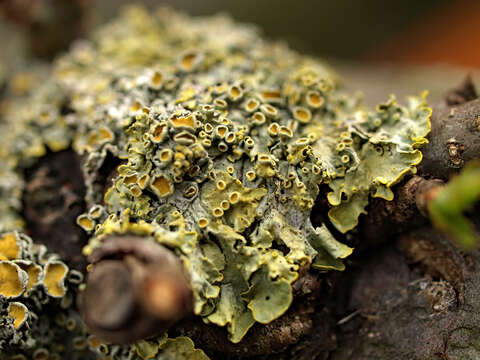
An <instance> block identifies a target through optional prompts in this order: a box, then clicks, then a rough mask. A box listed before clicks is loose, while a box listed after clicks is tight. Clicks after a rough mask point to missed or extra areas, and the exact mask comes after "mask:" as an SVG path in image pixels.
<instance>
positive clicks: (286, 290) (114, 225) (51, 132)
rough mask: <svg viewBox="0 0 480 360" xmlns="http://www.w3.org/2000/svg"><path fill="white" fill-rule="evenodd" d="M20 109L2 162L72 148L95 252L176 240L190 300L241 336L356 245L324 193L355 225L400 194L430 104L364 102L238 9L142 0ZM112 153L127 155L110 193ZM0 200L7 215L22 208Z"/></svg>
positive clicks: (338, 265)
mask: <svg viewBox="0 0 480 360" xmlns="http://www.w3.org/2000/svg"><path fill="white" fill-rule="evenodd" d="M66 107H67V108H68V111H65V108H66ZM24 109H25V110H20V111H12V112H11V115H10V117H8V116H7V120H8V119H10V120H9V121H10V123H13V122H16V123H17V124H21V125H15V128H17V130H15V131H14V132H13V133H12V134H11V135H10V137H9V140H8V141H7V144H8V147H9V148H8V151H6V155H8V159H14V161H12V160H9V162H8V164H7V163H6V162H4V163H2V164H1V165H2V169H3V168H5V169H6V170H5V172H6V173H8V174H10V176H11V177H12V179H13V176H14V175H12V174H15V171H14V170H12V169H17V168H18V167H22V166H27V165H28V164H29V163H30V162H31V161H32V159H34V158H36V157H39V156H42V155H43V154H44V153H45V152H46V151H47V150H51V151H58V150H62V149H65V148H67V147H70V146H71V147H73V149H74V150H75V151H76V152H78V153H79V154H80V155H82V156H83V158H84V159H85V162H84V173H85V178H86V186H87V197H86V201H87V203H88V205H89V209H90V210H89V211H88V212H87V213H85V214H83V215H81V216H80V217H79V218H78V219H77V223H78V224H79V226H81V227H83V228H84V229H85V230H86V231H88V232H90V233H91V234H92V239H91V241H90V244H89V245H88V246H87V247H86V248H85V254H86V255H88V254H89V253H90V252H91V251H92V250H93V249H94V248H95V247H97V246H101V242H102V238H103V237H104V236H106V235H108V234H112V233H117V234H123V233H136V234H141V235H143V236H145V237H146V238H150V239H151V240H154V241H157V242H159V243H161V244H164V245H166V246H168V247H170V248H172V249H174V250H175V251H176V252H177V254H178V255H179V256H180V257H181V258H182V260H183V263H184V265H185V268H186V270H187V271H188V273H189V274H190V279H191V286H192V290H193V294H194V300H195V301H194V312H195V313H196V314H197V315H199V316H201V317H202V318H203V320H204V321H205V322H206V323H212V324H216V325H219V326H226V327H227V329H228V332H229V338H230V340H231V341H233V342H239V341H240V340H241V339H242V338H243V336H244V335H245V334H246V332H247V331H248V329H249V328H250V327H251V326H252V325H253V324H254V323H255V322H260V323H268V322H271V321H272V320H274V319H276V318H278V317H279V316H281V315H282V314H283V313H284V312H285V311H286V310H287V309H288V308H289V306H290V304H291V302H292V298H293V295H292V287H291V285H292V283H293V282H294V281H295V280H296V279H297V278H298V276H299V274H298V272H299V269H300V268H302V267H306V266H309V265H310V264H311V266H312V267H314V268H317V269H321V270H329V269H334V270H343V268H344V265H343V263H342V259H343V258H345V257H347V256H348V255H350V253H351V252H352V249H351V248H350V247H348V246H347V245H345V244H342V243H340V242H339V241H337V240H336V239H335V238H334V237H333V236H332V234H331V233H330V231H329V230H328V228H327V226H326V225H325V224H322V225H320V226H318V227H314V226H313V225H312V223H311V221H310V215H311V211H312V207H313V205H314V203H315V201H316V199H317V197H318V196H326V197H327V199H328V202H329V204H330V205H331V210H330V212H329V218H330V220H331V222H332V223H333V224H334V225H335V226H336V227H337V229H338V230H340V231H341V232H346V231H349V230H351V229H353V228H354V227H355V226H356V225H357V223H358V217H359V215H360V214H362V213H364V212H365V207H366V205H367V204H368V199H369V197H370V196H373V197H381V198H384V199H387V200H392V198H393V193H392V191H391V190H390V187H391V186H392V185H394V184H395V183H396V182H398V181H399V180H400V179H401V178H402V177H403V176H404V175H405V174H407V173H414V172H415V165H417V164H418V163H419V162H420V161H421V158H422V155H421V152H420V151H419V150H418V148H419V147H420V146H421V145H422V144H424V143H426V141H427V140H426V139H425V136H426V135H427V134H428V132H429V130H430V124H429V118H430V114H431V110H430V108H428V106H427V105H426V103H425V98H424V96H422V97H418V98H417V97H412V98H410V99H409V100H408V103H407V106H400V105H398V104H397V103H396V101H395V100H394V99H393V98H391V99H390V100H389V101H388V102H387V103H385V104H382V105H379V106H378V107H377V109H376V111H373V112H370V111H367V110H366V109H365V108H364V107H363V105H362V104H361V102H360V101H359V99H357V98H356V97H355V96H352V95H351V94H349V93H347V92H345V91H344V90H342V89H341V87H340V86H339V84H338V81H337V77H336V75H335V74H333V73H332V72H331V70H330V69H329V68H328V67H326V66H325V65H324V64H322V63H321V62H319V61H318V60H316V59H312V58H307V57H305V56H301V55H299V54H297V53H295V52H293V51H291V50H289V49H288V48H287V47H285V46H284V45H282V44H277V43H270V42H266V41H263V40H262V39H261V37H259V36H258V34H257V32H256V30H255V29H253V28H250V27H247V26H239V25H235V24H233V23H232V22H231V21H230V20H229V19H228V18H225V17H212V18H200V19H192V18H189V17H186V16H184V15H181V14H178V13H175V12H172V11H170V10H167V9H161V10H159V11H158V12H156V13H153V14H149V13H147V12H146V11H145V10H142V9H139V8H129V9H127V10H126V11H125V12H124V13H123V15H122V16H121V17H120V18H119V19H117V20H115V21H113V22H112V23H110V24H108V25H106V26H104V27H103V28H101V29H100V30H99V31H97V32H96V33H95V34H94V35H93V37H92V39H91V40H90V41H86V42H82V43H79V44H78V45H76V46H75V47H74V48H73V49H72V50H71V52H70V53H69V54H67V55H66V56H64V57H63V58H61V59H59V60H58V61H57V63H56V65H55V67H54V71H53V74H52V76H51V77H50V78H49V80H48V81H46V82H45V83H44V84H43V85H42V86H41V87H40V88H39V89H37V90H36V92H35V95H34V96H32V97H31V98H30V99H28V102H27V105H26V106H25V107H24ZM109 156H110V157H111V156H113V157H114V158H116V159H117V160H118V161H119V162H120V163H121V164H120V165H119V166H118V167H117V169H116V170H117V171H116V173H115V174H114V176H113V179H112V183H113V185H112V186H110V187H109V188H108V190H107V191H106V192H105V194H104V191H103V188H102V187H101V186H100V185H99V173H100V170H99V169H101V167H102V165H103V164H104V162H105V161H107V160H106V159H108V157H109ZM18 184H20V185H18ZM322 184H325V185H328V186H329V188H330V189H331V191H330V192H329V193H328V194H319V186H320V185H322ZM1 185H3V184H1ZM18 186H21V183H18V182H17V183H15V181H13V180H12V181H8V182H7V181H6V182H5V185H4V186H3V187H2V189H1V190H2V191H5V192H7V191H10V192H12V191H13V190H15V189H17V190H16V191H17V192H18ZM13 192H14V191H13ZM20 193H21V192H20ZM10 201H11V200H10ZM4 202H5V200H2V202H0V205H1V207H2V209H3V208H4V207H5V208H6V209H8V211H5V212H4V215H3V218H2V222H1V224H2V226H4V227H12V226H14V224H16V223H18V220H19V219H18V217H15V213H16V210H17V208H18V206H17V208H16V207H15V206H16V204H13V205H14V206H11V205H9V204H7V205H5V204H4Z"/></svg>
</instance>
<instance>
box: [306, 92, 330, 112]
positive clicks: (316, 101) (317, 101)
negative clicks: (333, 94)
mask: <svg viewBox="0 0 480 360" xmlns="http://www.w3.org/2000/svg"><path fill="white" fill-rule="evenodd" d="M306 100H307V104H308V105H309V106H311V107H312V108H315V109H317V108H319V107H320V106H322V105H323V103H324V102H325V99H324V98H323V97H322V95H320V93H319V92H318V91H309V92H308V93H307V95H306Z"/></svg>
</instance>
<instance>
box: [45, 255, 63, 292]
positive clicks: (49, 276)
mask: <svg viewBox="0 0 480 360" xmlns="http://www.w3.org/2000/svg"><path fill="white" fill-rule="evenodd" d="M67 273H68V267H67V266H66V265H65V264H64V263H63V262H61V261H51V262H49V263H47V265H46V266H45V279H44V280H43V284H44V285H45V289H46V290H47V294H48V295H50V296H52V297H62V296H64V295H65V293H66V292H67V288H66V287H65V277H66V276H67Z"/></svg>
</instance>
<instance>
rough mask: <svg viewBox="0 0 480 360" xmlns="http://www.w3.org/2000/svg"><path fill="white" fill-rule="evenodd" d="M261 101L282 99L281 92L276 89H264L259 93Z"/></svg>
mask: <svg viewBox="0 0 480 360" xmlns="http://www.w3.org/2000/svg"><path fill="white" fill-rule="evenodd" d="M260 96H261V97H262V100H263V101H266V102H277V101H281V100H282V93H281V92H280V91H278V90H265V91H262V92H261V93H260Z"/></svg>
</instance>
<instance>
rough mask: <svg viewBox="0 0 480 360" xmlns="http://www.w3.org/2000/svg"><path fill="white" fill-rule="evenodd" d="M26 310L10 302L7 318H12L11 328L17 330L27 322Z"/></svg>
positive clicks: (23, 306)
mask: <svg viewBox="0 0 480 360" xmlns="http://www.w3.org/2000/svg"><path fill="white" fill-rule="evenodd" d="M27 314H28V309H27V307H26V306H25V305H23V304H22V303H19V302H12V303H10V304H9V305H8V316H10V317H11V318H13V326H14V327H15V329H17V330H18V329H19V328H20V327H21V326H22V325H23V324H24V323H25V321H26V320H27V317H28V316H27Z"/></svg>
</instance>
